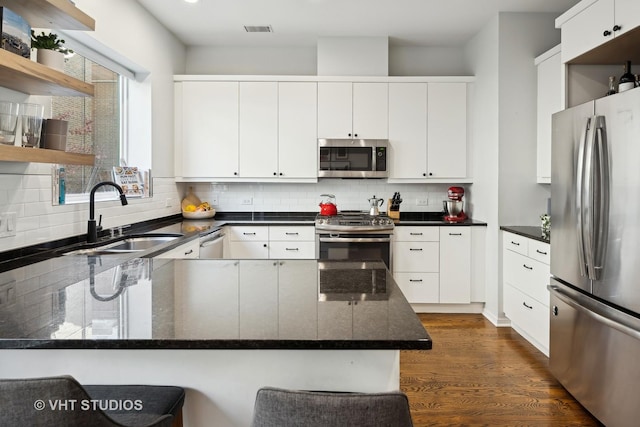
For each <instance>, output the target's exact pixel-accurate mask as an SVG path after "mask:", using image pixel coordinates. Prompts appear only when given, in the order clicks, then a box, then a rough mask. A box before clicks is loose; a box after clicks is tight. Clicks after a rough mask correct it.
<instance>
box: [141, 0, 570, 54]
mask: <svg viewBox="0 0 640 427" xmlns="http://www.w3.org/2000/svg"><path fill="white" fill-rule="evenodd" d="M578 1H579V0H199V2H198V3H195V4H190V3H186V2H185V1H184V0H138V2H139V3H140V4H142V5H143V6H144V7H145V8H146V9H147V10H148V11H149V12H151V14H152V15H154V16H155V17H156V18H157V19H158V20H159V21H160V22H161V23H162V24H163V25H164V26H166V27H167V28H168V29H169V30H170V31H171V32H172V33H174V34H175V35H176V36H177V37H178V38H179V39H180V40H181V41H182V42H183V43H184V44H185V45H187V46H280V47H283V46H315V45H316V44H317V38H318V37H323V36H341V37H345V36H388V37H389V43H390V44H391V45H416V46H461V45H463V44H465V43H466V42H467V41H468V40H470V39H471V38H472V37H473V35H475V34H476V33H477V32H478V31H479V30H480V29H481V28H482V27H483V26H484V25H485V24H487V22H489V20H490V19H491V18H492V17H494V16H495V15H497V14H498V12H549V13H555V14H556V15H560V14H561V13H562V12H564V11H566V10H568V9H569V8H571V7H572V6H573V5H574V4H576V3H578ZM245 25H271V26H272V27H273V33H247V32H245V30H244V26H245Z"/></svg>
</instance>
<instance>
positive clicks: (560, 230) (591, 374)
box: [549, 90, 640, 426]
mask: <svg viewBox="0 0 640 427" xmlns="http://www.w3.org/2000/svg"><path fill="white" fill-rule="evenodd" d="M639 139H640V90H630V91H627V92H625V93H621V94H617V95H612V96H608V97H605V98H602V99H599V100H596V101H594V102H589V103H587V104H583V105H579V106H577V107H574V108H571V109H568V110H565V111H562V112H559V113H556V114H555V115H554V116H553V145H552V175H551V182H552V184H551V218H552V220H553V226H552V229H551V275H552V278H551V284H550V289H551V313H550V319H551V330H550V348H549V358H550V360H549V366H550V369H551V371H552V372H553V374H554V375H555V376H556V377H557V378H558V380H559V381H560V382H561V383H562V385H563V386H564V387H565V388H566V389H567V390H568V391H569V392H570V393H571V394H573V396H574V397H575V398H576V399H577V400H578V401H580V402H581V403H582V405H583V406H585V407H586V408H587V409H588V410H589V411H590V412H591V413H592V414H593V415H594V416H596V417H597V418H598V419H599V420H600V421H601V422H603V423H604V424H606V425H607V426H627V425H629V426H630V425H637V423H638V419H639V418H640V405H639V403H640V398H639V397H638V394H637V386H638V384H640V364H638V363H637V362H636V361H637V359H638V358H640V263H639V262H638V259H639V256H640V249H638V242H639V241H640V197H638V189H639V188H640V167H639V166H638V161H639V160H640V141H639Z"/></svg>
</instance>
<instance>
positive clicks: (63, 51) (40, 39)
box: [31, 30, 73, 71]
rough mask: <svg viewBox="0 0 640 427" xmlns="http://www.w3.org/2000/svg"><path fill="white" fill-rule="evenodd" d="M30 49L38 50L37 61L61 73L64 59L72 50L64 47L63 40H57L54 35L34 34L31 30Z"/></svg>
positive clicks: (56, 36)
mask: <svg viewBox="0 0 640 427" xmlns="http://www.w3.org/2000/svg"><path fill="white" fill-rule="evenodd" d="M31 48H32V49H38V56H37V61H38V63H40V64H42V65H46V66H48V67H51V68H55V69H56V70H60V71H62V69H63V66H64V57H65V55H69V54H72V53H73V50H71V49H67V48H66V47H64V40H63V39H59V38H58V35H57V34H55V33H49V34H45V32H44V31H43V32H41V33H40V34H36V33H35V32H34V31H33V30H31Z"/></svg>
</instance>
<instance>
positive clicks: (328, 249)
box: [315, 212, 394, 269]
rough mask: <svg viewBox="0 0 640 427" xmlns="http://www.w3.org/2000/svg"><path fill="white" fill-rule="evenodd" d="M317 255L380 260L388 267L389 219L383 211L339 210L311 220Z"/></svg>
mask: <svg viewBox="0 0 640 427" xmlns="http://www.w3.org/2000/svg"><path fill="white" fill-rule="evenodd" d="M315 228H316V255H317V258H318V259H332V260H338V259H342V260H382V261H384V263H385V264H386V265H387V267H388V268H389V269H391V236H392V235H393V229H394V224H393V220H392V219H391V218H389V217H387V216H385V215H378V216H371V215H368V214H366V213H363V212H340V213H338V215H332V216H323V215H318V216H317V217H316V221H315Z"/></svg>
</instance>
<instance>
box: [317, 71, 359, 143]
mask: <svg viewBox="0 0 640 427" xmlns="http://www.w3.org/2000/svg"><path fill="white" fill-rule="evenodd" d="M352 100H353V89H352V84H351V82H320V83H318V138H351V137H352V135H353V134H352V123H353V101H352Z"/></svg>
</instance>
